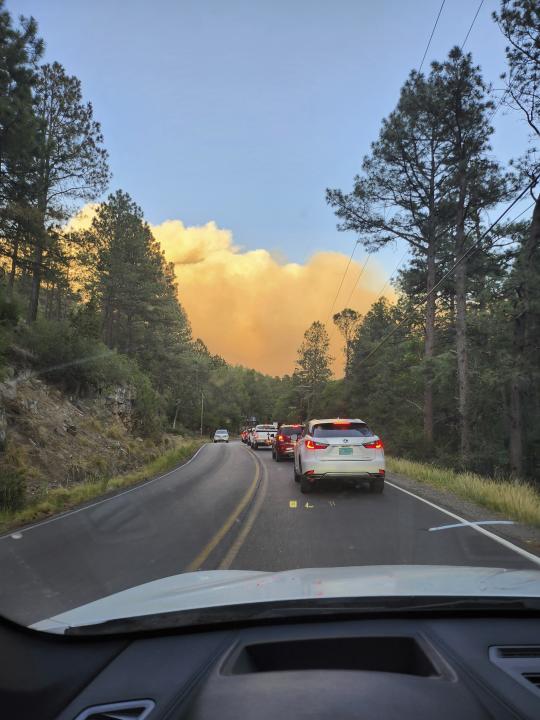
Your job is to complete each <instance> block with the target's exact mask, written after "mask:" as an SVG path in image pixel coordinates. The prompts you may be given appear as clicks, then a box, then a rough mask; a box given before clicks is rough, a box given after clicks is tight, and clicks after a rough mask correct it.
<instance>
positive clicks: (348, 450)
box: [339, 447, 353, 455]
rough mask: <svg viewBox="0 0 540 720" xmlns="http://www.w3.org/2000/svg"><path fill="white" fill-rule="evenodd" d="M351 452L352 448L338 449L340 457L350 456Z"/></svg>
mask: <svg viewBox="0 0 540 720" xmlns="http://www.w3.org/2000/svg"><path fill="white" fill-rule="evenodd" d="M352 451H353V449H352V448H345V447H343V448H339V454H340V455H352Z"/></svg>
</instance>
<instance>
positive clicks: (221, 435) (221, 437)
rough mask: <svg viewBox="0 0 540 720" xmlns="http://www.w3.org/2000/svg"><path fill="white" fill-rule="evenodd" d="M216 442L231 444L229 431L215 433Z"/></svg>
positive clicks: (222, 430)
mask: <svg viewBox="0 0 540 720" xmlns="http://www.w3.org/2000/svg"><path fill="white" fill-rule="evenodd" d="M214 442H215V443H217V442H229V431H228V430H225V429H224V428H221V429H220V430H216V432H215V433H214Z"/></svg>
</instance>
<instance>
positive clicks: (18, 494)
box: [0, 465, 26, 511]
mask: <svg viewBox="0 0 540 720" xmlns="http://www.w3.org/2000/svg"><path fill="white" fill-rule="evenodd" d="M25 498H26V488H25V483H24V478H23V475H22V473H21V472H20V470H18V469H17V468H14V467H6V466H5V465H0V510H4V511H5V510H9V511H14V510H20V509H21V508H22V507H23V506H24V503H25Z"/></svg>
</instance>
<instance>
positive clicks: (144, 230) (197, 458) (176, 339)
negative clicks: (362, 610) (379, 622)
mask: <svg viewBox="0 0 540 720" xmlns="http://www.w3.org/2000/svg"><path fill="white" fill-rule="evenodd" d="M537 5H538V3H535V2H530V0H490V2H488V3H486V2H483V3H481V2H480V1H479V0H478V2H476V3H475V4H474V7H472V6H471V3H470V1H469V0H453V2H451V3H450V2H446V3H442V4H441V2H440V0H439V2H437V3H429V2H422V3H420V2H409V3H400V2H396V1H395V0H381V1H380V2H377V3H372V2H358V1H357V0H339V1H338V2H336V3H322V2H313V3H308V2H290V3H286V2H281V3H279V2H278V3H275V2H270V0H268V1H267V2H251V3H250V2H233V3H227V2H219V1H218V0H207V1H206V2H202V3H197V2H176V3H175V2H164V3H151V2H150V3H145V2H135V3H127V2H123V3H122V2H112V3H105V0H101V2H100V0H97V2H90V1H89V0H79V2H75V3H74V2H70V1H69V0H54V2H52V1H50V2H43V0H0V97H1V101H0V615H1V616H5V617H6V618H9V619H10V620H14V621H16V622H18V623H21V624H24V625H27V626H30V625H32V626H33V625H35V624H36V623H41V624H40V626H39V627H40V628H42V629H54V628H57V629H58V628H60V627H65V626H67V625H69V626H71V625H84V624H87V623H90V622H96V623H97V622H101V621H103V622H105V621H106V620H107V618H108V617H109V618H112V617H113V616H114V617H115V618H117V619H118V618H120V617H122V615H125V616H134V615H137V614H151V613H157V614H158V615H159V614H160V613H162V614H163V616H164V617H163V618H161V616H160V619H159V622H163V623H164V624H165V625H166V624H167V619H166V618H165V615H166V614H167V613H169V612H175V611H178V612H183V611H186V610H193V611H194V612H193V615H192V616H191V620H190V622H195V623H196V622H202V621H198V620H197V614H196V612H195V610H196V609H197V608H204V607H207V606H214V607H215V606H218V607H219V606H221V605H226V604H238V605H241V604H242V603H244V604H252V603H258V602H262V603H269V604H270V605H272V603H275V602H277V601H278V600H279V602H281V601H284V600H287V599H288V598H289V599H296V600H299V601H301V602H304V601H305V602H306V603H307V604H309V603H311V601H314V602H315V601H316V599H317V597H322V596H323V595H324V596H325V597H326V598H334V597H335V598H343V597H345V596H346V597H348V598H349V600H350V601H352V599H354V598H365V597H371V598H374V597H375V596H377V597H379V596H381V595H382V594H385V593H386V594H388V595H399V594H400V593H401V594H404V595H410V596H411V597H412V596H420V595H422V594H423V593H424V594H425V593H427V588H428V587H429V592H430V593H431V595H433V596H436V595H437V594H441V595H449V594H450V595H451V594H453V595H455V596H459V597H464V596H467V597H472V596H477V597H478V598H481V597H483V595H482V593H483V592H484V590H485V592H484V595H485V594H486V593H487V594H489V593H493V594H495V595H496V594H497V593H503V594H504V593H508V594H512V593H514V594H515V595H516V596H519V595H520V594H521V595H523V594H525V593H532V594H535V593H536V592H538V594H539V595H540V586H538V585H537V581H538V577H540V575H539V576H536V575H535V573H537V572H538V573H540V402H539V398H540V344H539V342H538V339H539V338H540V240H539V238H540V199H538V198H539V193H540V82H539V78H540V49H539V48H540V14H539V12H540V11H538V8H537ZM105 6H106V7H105ZM283 573H285V575H284V574H283ZM515 573H517V575H516V574H515ZM521 573H525V575H522V574H521ZM483 589H484V590H483ZM293 596H294V597H293ZM96 603H98V604H97V605H96ZM300 605H301V603H300ZM390 606H391V604H390V605H388V607H390ZM299 607H300V606H299ZM297 611H298V612H301V607H300V609H298V608H297ZM66 613H68V615H67V616H66ZM60 617H62V618H64V619H63V620H61V621H60V620H58V618H60ZM156 622H158V621H156ZM43 623H44V624H43Z"/></svg>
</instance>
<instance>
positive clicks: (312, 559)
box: [0, 442, 538, 624]
mask: <svg viewBox="0 0 540 720" xmlns="http://www.w3.org/2000/svg"><path fill="white" fill-rule="evenodd" d="M453 522H456V520H455V519H453V518H451V517H449V515H448V514H446V513H445V512H443V511H442V510H441V509H437V508H436V507H434V506H431V505H430V504H429V503H426V502H424V501H422V500H421V499H420V498H418V497H416V496H413V495H411V494H410V493H407V492H404V491H403V490H402V489H399V487H397V486H395V485H393V484H390V483H387V485H386V488H385V492H384V494H383V495H371V494H370V493H369V492H368V491H367V489H365V488H362V487H358V488H355V487H345V486H338V487H336V486H332V487H327V488H321V489H320V490H319V491H317V492H315V493H312V494H310V495H302V494H301V493H300V489H299V486H298V485H297V484H296V483H295V482H294V481H293V477H292V463H290V462H281V463H275V462H274V461H272V458H271V455H270V452H269V451H267V450H261V451H258V452H253V451H252V450H250V449H249V448H247V447H246V446H244V445H242V444H241V443H239V442H231V443H229V444H228V445H224V444H220V445H212V444H210V445H205V446H203V448H202V449H201V450H200V451H199V452H198V453H197V455H196V456H195V457H194V458H193V459H192V460H191V461H189V462H188V463H187V464H185V465H183V466H181V467H180V468H177V469H175V470H173V471H171V472H169V473H167V474H166V475H164V476H162V477H160V478H157V479H155V480H152V481H150V482H147V483H145V484H143V485H140V486H138V487H135V488H131V489H129V490H127V491H124V492H122V493H120V494H118V495H115V496H113V497H110V498H107V499H102V500H101V501H95V502H93V503H91V504H89V505H88V506H86V507H83V508H79V509H77V510H75V511H70V512H68V513H66V514H64V515H62V516H59V517H56V518H51V519H48V520H45V521H43V522H40V523H36V524H35V525H33V526H30V527H28V528H25V529H23V530H21V531H19V532H14V533H12V534H11V535H6V536H4V537H2V538H0V613H1V614H2V615H4V616H7V617H10V618H12V619H14V620H17V621H18V622H22V623H26V624H30V623H32V622H36V621H38V620H42V619H44V618H47V617H50V616H51V615H55V614H57V613H60V612H63V611H65V610H68V609H70V608H73V607H76V606H78V605H81V604H83V603H87V602H90V601H92V600H95V599H97V598H99V597H103V596H104V595H108V594H111V593H113V592H118V591H120V590H124V589H126V588H128V587H132V586H134V585H138V584H140V583H144V582H148V581H150V580H155V579H157V578H160V577H165V576H168V575H174V574H176V573H179V572H183V571H186V570H187V571H191V570H199V569H204V570H207V569H217V568H221V569H224V568H232V569H243V570H269V571H278V570H290V569H294V568H299V567H324V566H344V565H365V564H401V563H407V564H449V565H476V566H494V567H506V568H526V567H533V566H535V565H534V562H533V561H532V560H531V559H529V558H527V557H525V556H524V555H520V554H519V553H518V552H517V551H516V550H514V549H512V548H511V547H506V546H504V545H502V544H500V543H498V542H496V541H495V540H494V539H493V538H492V537H490V536H489V535H486V534H482V533H480V532H478V531H477V530H475V529H474V528H471V527H460V528H455V529H449V530H442V531H436V532H433V531H431V532H430V528H434V527H439V526H441V525H447V524H449V523H453ZM536 567H538V565H536Z"/></svg>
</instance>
